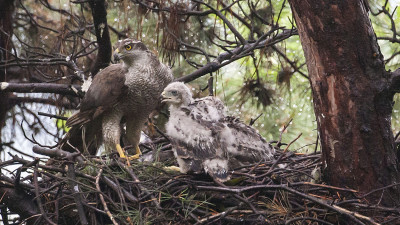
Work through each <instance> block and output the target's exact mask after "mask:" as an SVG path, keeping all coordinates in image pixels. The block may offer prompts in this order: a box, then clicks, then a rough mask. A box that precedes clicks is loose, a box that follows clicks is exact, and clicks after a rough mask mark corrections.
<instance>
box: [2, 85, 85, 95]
mask: <svg viewBox="0 0 400 225" xmlns="http://www.w3.org/2000/svg"><path fill="white" fill-rule="evenodd" d="M5 92H17V93H54V94H61V95H72V96H77V97H80V96H82V91H81V87H80V86H79V85H67V84H53V83H22V84H21V83H8V82H1V83H0V93H5Z"/></svg>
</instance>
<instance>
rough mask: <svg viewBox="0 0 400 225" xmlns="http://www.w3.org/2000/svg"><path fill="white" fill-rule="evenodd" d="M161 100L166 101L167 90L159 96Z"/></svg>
mask: <svg viewBox="0 0 400 225" xmlns="http://www.w3.org/2000/svg"><path fill="white" fill-rule="evenodd" d="M160 99H161V102H166V101H167V100H168V99H169V97H167V92H165V91H163V92H162V93H161V96H160Z"/></svg>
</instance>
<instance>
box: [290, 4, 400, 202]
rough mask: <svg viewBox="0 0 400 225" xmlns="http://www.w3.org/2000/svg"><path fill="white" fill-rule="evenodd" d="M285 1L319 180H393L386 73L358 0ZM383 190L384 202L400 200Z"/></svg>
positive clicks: (375, 184)
mask: <svg viewBox="0 0 400 225" xmlns="http://www.w3.org/2000/svg"><path fill="white" fill-rule="evenodd" d="M289 2H290V5H291V8H292V11H293V15H294V17H295V20H296V24H297V28H298V31H299V35H300V39H301V43H302V46H303V50H304V54H305V57H306V60H307V67H308V71H309V77H310V82H311V87H312V93H313V101H314V108H315V115H316V118H317V123H318V131H319V135H320V137H321V146H322V155H323V159H322V160H323V163H324V166H326V168H325V170H324V175H325V179H326V181H328V182H329V183H330V184H332V185H336V186H346V187H351V188H354V189H358V190H360V191H361V192H369V191H371V190H373V189H376V188H381V187H384V186H387V185H391V184H393V183H394V182H398V181H399V173H398V164H397V163H398V161H397V157H396V154H395V148H394V138H393V133H392V132H391V112H392V98H393V93H392V92H391V91H390V73H388V72H386V71H385V68H384V62H383V56H382V54H381V52H380V49H379V46H378V43H377V40H376V36H375V33H374V31H373V28H372V25H371V22H370V19H369V18H368V12H367V10H368V9H367V8H366V6H365V4H364V2H363V1H361V0H347V1H319V0H289ZM380 194H381V192H377V193H376V195H374V196H371V198H370V199H372V200H378V199H379V197H380ZM385 195H386V197H385V198H384V201H385V203H387V204H391V203H393V202H397V203H398V202H399V201H400V200H399V199H400V198H399V196H400V195H399V189H398V188H392V189H388V190H386V191H385ZM392 200H393V202H392Z"/></svg>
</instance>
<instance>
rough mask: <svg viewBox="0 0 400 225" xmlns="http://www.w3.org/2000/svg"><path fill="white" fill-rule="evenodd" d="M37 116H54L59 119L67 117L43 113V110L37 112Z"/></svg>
mask: <svg viewBox="0 0 400 225" xmlns="http://www.w3.org/2000/svg"><path fill="white" fill-rule="evenodd" d="M38 115H39V116H47V117H50V118H56V119H60V120H67V119H68V117H65V116H59V115H54V114H49V113H44V112H38Z"/></svg>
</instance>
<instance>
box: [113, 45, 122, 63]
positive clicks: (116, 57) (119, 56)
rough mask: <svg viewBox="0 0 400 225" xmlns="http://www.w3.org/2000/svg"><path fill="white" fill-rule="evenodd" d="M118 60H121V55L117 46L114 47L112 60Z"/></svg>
mask: <svg viewBox="0 0 400 225" xmlns="http://www.w3.org/2000/svg"><path fill="white" fill-rule="evenodd" d="M119 60H121V55H120V54H119V50H118V48H117V49H115V51H114V61H115V62H119Z"/></svg>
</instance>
